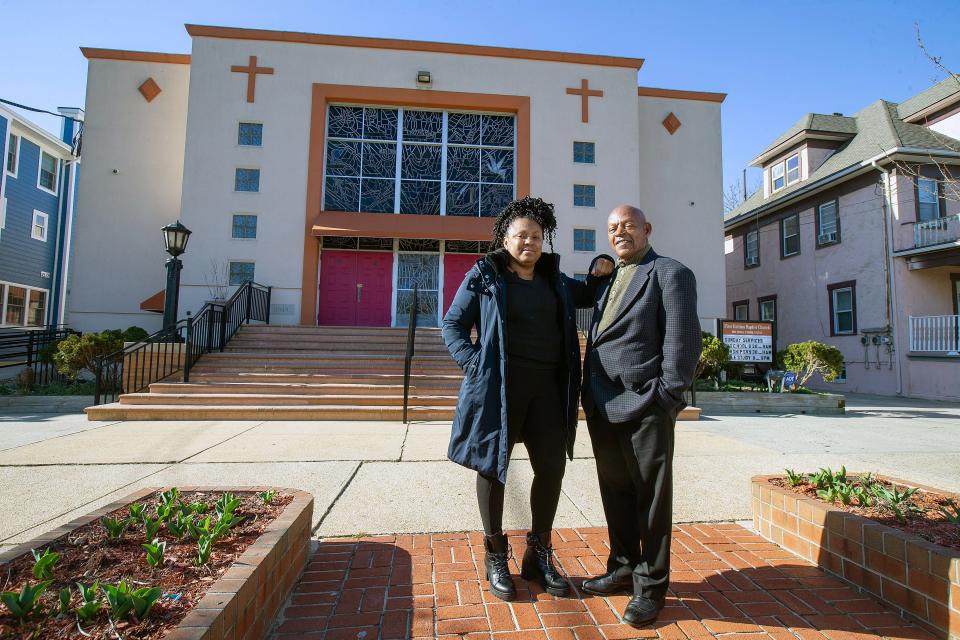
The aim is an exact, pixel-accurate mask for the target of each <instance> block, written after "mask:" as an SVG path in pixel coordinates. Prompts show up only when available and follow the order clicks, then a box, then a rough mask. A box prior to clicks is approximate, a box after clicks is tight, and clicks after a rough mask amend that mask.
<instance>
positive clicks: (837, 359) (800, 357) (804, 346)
mask: <svg viewBox="0 0 960 640" xmlns="http://www.w3.org/2000/svg"><path fill="white" fill-rule="evenodd" d="M777 361H778V362H780V363H781V366H782V367H783V368H784V369H786V370H788V371H793V372H795V373H796V374H797V387H798V388H799V387H803V386H804V385H806V384H807V382H808V381H809V380H810V378H811V377H812V376H813V374H815V373H819V374H820V375H822V376H823V379H824V380H826V381H827V382H830V381H831V380H834V379H836V377H837V376H839V375H840V373H841V372H842V371H843V354H842V353H840V350H839V349H837V348H836V347H831V346H830V345H828V344H823V343H822V342H817V341H815V340H809V341H807V342H795V343H793V344H791V345H787V348H786V349H784V350H783V351H780V352H779V353H777Z"/></svg>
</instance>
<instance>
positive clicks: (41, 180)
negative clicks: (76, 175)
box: [37, 151, 60, 193]
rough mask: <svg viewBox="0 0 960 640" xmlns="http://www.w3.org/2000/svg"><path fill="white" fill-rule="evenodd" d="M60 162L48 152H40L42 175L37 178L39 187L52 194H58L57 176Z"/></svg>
mask: <svg viewBox="0 0 960 640" xmlns="http://www.w3.org/2000/svg"><path fill="white" fill-rule="evenodd" d="M59 169H60V161H59V160H57V159H56V157H54V156H52V155H50V154H49V153H47V152H46V151H40V175H39V176H38V177H37V186H39V187H41V188H43V189H46V190H47V191H50V192H52V193H56V192H57V174H58V172H59Z"/></svg>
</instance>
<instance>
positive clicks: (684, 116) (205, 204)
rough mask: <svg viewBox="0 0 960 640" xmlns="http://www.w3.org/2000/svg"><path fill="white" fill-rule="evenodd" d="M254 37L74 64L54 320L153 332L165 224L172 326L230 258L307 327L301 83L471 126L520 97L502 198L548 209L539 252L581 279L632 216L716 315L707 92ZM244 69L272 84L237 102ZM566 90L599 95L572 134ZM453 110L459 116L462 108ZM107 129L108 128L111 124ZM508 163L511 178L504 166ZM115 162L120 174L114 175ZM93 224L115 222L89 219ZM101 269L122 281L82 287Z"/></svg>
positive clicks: (485, 57)
mask: <svg viewBox="0 0 960 640" xmlns="http://www.w3.org/2000/svg"><path fill="white" fill-rule="evenodd" d="M204 29H207V28H204ZM257 34H260V35H259V36H258V37H256V38H254V37H253V36H250V34H249V33H248V32H245V31H243V30H232V29H222V30H220V29H218V30H217V31H216V35H215V36H210V35H197V34H194V38H193V50H192V52H191V55H190V56H189V64H165V63H161V62H132V61H128V60H101V59H99V58H92V59H91V62H90V69H91V71H90V80H89V87H88V97H87V114H88V116H87V117H88V123H90V128H89V129H88V132H87V133H88V135H87V137H86V138H85V139H86V140H89V142H88V143H87V142H85V144H88V145H89V146H88V147H85V149H84V151H85V155H86V154H87V153H89V154H90V156H91V159H90V160H89V165H88V158H87V157H85V158H84V163H85V164H84V174H83V176H82V178H81V185H80V189H81V191H80V200H79V204H78V206H79V219H78V236H77V242H76V246H77V248H78V250H77V253H76V256H75V259H76V263H75V269H76V272H75V280H74V286H73V294H72V296H71V313H72V314H73V315H72V318H71V320H72V321H73V322H75V323H79V322H80V321H81V320H80V319H81V318H83V320H82V322H83V323H84V324H83V327H82V328H90V329H93V328H108V327H112V326H114V325H116V326H120V325H121V324H122V325H124V326H128V325H129V324H140V325H141V326H144V327H147V328H155V327H156V325H157V324H158V323H159V316H158V315H157V314H153V313H149V312H141V311H140V310H139V305H140V303H141V302H142V301H143V300H144V299H145V298H147V297H148V296H150V295H152V294H154V293H156V292H157V291H158V290H159V289H161V288H162V287H163V283H164V280H163V277H164V271H163V262H164V258H165V255H164V253H163V250H162V245H161V242H160V234H159V232H158V229H159V227H161V226H163V225H164V224H166V223H168V222H171V221H173V220H174V219H176V218H177V217H178V216H179V218H180V220H181V221H182V222H183V224H185V225H186V226H187V227H188V228H190V229H191V230H192V231H193V234H192V236H191V239H190V244H189V247H188V250H187V253H186V255H185V256H184V257H183V259H184V265H185V266H184V270H183V275H182V284H181V306H180V311H181V313H180V315H181V316H182V315H184V313H185V312H186V311H187V310H191V311H193V312H196V311H197V310H199V308H200V307H201V306H202V304H203V303H204V301H205V300H207V299H208V298H210V294H211V292H210V291H209V288H208V286H207V283H208V282H210V281H212V280H213V278H214V276H213V273H212V272H213V270H214V269H213V267H212V265H211V261H213V262H216V263H218V264H220V265H223V264H226V263H228V262H229V261H245V262H253V263H255V279H256V281H257V282H259V283H262V284H265V285H270V286H272V287H273V298H272V302H273V303H274V313H276V314H278V315H277V316H275V321H277V322H283V323H298V322H299V323H304V322H305V320H304V319H305V318H314V317H315V316H314V309H313V308H312V307H311V305H315V304H316V290H315V287H316V284H315V282H316V277H317V276H316V274H317V273H318V272H321V271H322V252H320V251H319V250H315V251H314V253H313V254H312V255H311V254H309V253H305V247H307V248H310V247H311V243H319V238H312V237H310V225H311V219H312V217H316V216H317V215H319V214H320V213H321V212H320V210H319V209H320V208H319V206H316V207H314V202H313V201H311V197H312V196H311V191H310V185H311V181H313V182H315V183H316V182H317V181H320V183H322V180H321V179H320V177H319V176H318V175H317V172H320V173H321V174H322V171H323V164H322V162H320V163H319V164H317V162H316V154H315V153H314V154H313V155H312V154H311V151H312V149H311V144H312V137H311V134H312V133H314V134H315V132H312V127H315V126H316V117H317V113H318V109H319V110H320V111H319V113H320V114H321V118H322V114H323V109H324V108H325V105H322V104H321V105H318V104H316V103H315V94H314V90H315V86H317V85H324V86H336V87H353V88H357V87H359V88H373V89H377V90H382V91H383V95H384V98H383V102H382V103H380V104H375V103H371V102H369V101H368V102H365V103H364V104H366V105H367V106H382V107H404V106H406V105H405V104H404V103H402V102H399V103H398V102H393V101H391V100H392V99H391V96H393V95H396V92H397V91H400V90H403V91H408V92H409V91H416V92H417V94H416V95H425V94H428V93H433V94H445V95H454V94H456V95H458V96H459V95H463V94H466V95H468V96H469V97H467V98H462V99H461V98H458V100H460V106H458V107H457V109H456V110H462V111H476V112H482V113H498V110H497V109H496V107H491V106H490V104H492V103H495V99H494V98H496V97H506V98H509V99H523V100H525V101H527V102H528V104H529V114H528V121H527V129H526V131H524V132H521V131H520V129H519V128H518V140H519V136H520V135H521V133H523V134H524V135H526V136H527V142H526V143H524V142H522V141H518V146H517V162H518V166H517V167H516V170H515V175H516V182H515V188H516V195H517V196H522V195H528V194H529V195H534V196H538V197H541V198H543V199H544V200H547V201H549V202H552V203H553V204H554V205H555V208H556V212H557V216H558V219H559V221H560V226H559V229H558V231H557V235H556V240H555V243H554V249H555V250H556V251H557V252H559V253H560V254H561V255H562V256H563V258H562V262H561V266H562V268H563V269H564V271H566V272H567V273H570V274H573V273H582V272H585V271H586V270H587V267H588V265H589V263H590V260H591V259H592V258H593V257H594V255H596V254H597V253H602V252H609V251H610V249H609V246H608V244H607V240H606V231H605V226H606V217H607V214H608V213H609V212H610V210H611V209H613V208H614V207H615V206H617V205H619V204H623V203H627V204H636V205H638V206H640V207H641V208H642V209H644V210H645V211H646V212H647V213H648V215H649V217H650V220H651V222H652V223H653V225H654V229H655V231H654V236H653V244H654V246H655V247H656V249H657V250H658V251H659V252H660V253H662V254H664V255H669V256H671V257H674V258H676V259H678V260H680V261H682V262H684V263H686V264H687V265H689V266H690V267H691V268H692V269H693V270H694V272H695V273H696V275H697V278H698V282H699V295H700V314H701V316H702V317H703V318H704V322H705V324H706V325H707V326H709V325H710V324H712V322H711V320H710V319H712V318H716V317H721V316H722V315H723V313H724V299H723V292H724V286H725V285H724V269H723V259H724V258H723V249H722V247H723V244H722V237H723V232H722V202H721V200H722V191H723V190H722V184H721V182H722V178H721V176H722V169H721V153H720V143H721V138H720V106H721V102H722V99H723V97H722V95H721V94H691V93H688V92H681V91H663V92H661V93H662V94H663V95H657V96H651V95H638V88H637V68H638V67H639V63H640V62H641V61H637V64H636V65H633V66H632V67H631V66H630V64H628V63H623V62H622V59H617V60H618V62H615V63H610V64H605V63H604V61H603V60H601V59H600V58H599V57H593V58H594V59H590V58H591V57H589V56H579V57H578V56H576V55H566V54H564V55H563V56H561V55H557V56H556V59H537V56H533V57H527V56H524V55H518V54H516V53H515V52H514V51H513V50H504V51H505V52H506V51H509V52H510V53H509V55H507V54H504V56H502V57H501V56H499V55H497V54H496V51H495V50H494V51H493V52H491V50H490V48H482V49H483V51H479V49H480V48H470V47H463V48H462V49H454V50H442V48H441V50H435V49H436V47H430V46H424V47H422V49H424V50H417V43H413V44H409V43H405V44H402V45H400V46H399V47H391V46H389V45H388V44H384V43H383V42H382V41H380V42H377V43H374V44H372V45H371V46H369V47H368V46H360V45H358V43H357V42H350V41H348V40H347V39H342V40H336V39H333V40H331V39H329V38H328V37H323V38H327V39H325V40H322V41H311V42H302V41H299V42H290V41H285V40H284V39H283V38H282V37H281V36H282V34H279V35H277V34H273V32H257ZM233 36H236V37H233ZM274 36H276V37H274ZM317 38H321V37H319V36H318V37H317ZM368 42H372V41H368ZM391 42H393V41H391ZM420 44H424V43H420ZM426 44H427V45H429V43H426ZM251 56H256V57H257V65H258V66H260V67H265V68H270V69H272V70H273V71H272V73H271V74H269V75H268V74H261V75H258V76H257V79H256V85H255V88H256V93H255V100H254V101H253V102H248V100H247V91H248V79H247V75H246V74H243V73H237V72H232V71H231V67H232V66H234V65H242V66H246V65H247V63H248V60H249V59H250V57H251ZM545 57H547V58H550V56H549V55H548V56H545ZM611 60H612V59H611ZM424 70H425V71H429V72H430V74H431V78H432V82H431V83H430V85H429V86H428V87H421V86H418V84H417V82H416V76H417V73H418V71H424ZM641 73H642V72H641ZM148 76H152V77H154V79H155V80H156V81H157V83H158V84H159V85H160V86H161V87H162V89H163V93H161V94H160V95H159V96H158V97H157V98H156V99H155V100H154V101H153V102H149V103H148V102H147V101H146V100H144V98H143V97H142V96H141V95H140V94H139V93H138V92H137V90H136V88H137V86H139V84H140V83H141V82H142V81H143V80H144V79H146V77H148ZM641 77H642V76H641ZM584 80H585V81H586V82H587V83H588V85H589V88H590V89H591V90H600V91H602V92H603V96H602V97H590V98H589V102H588V109H589V119H588V122H583V121H582V120H583V117H582V112H581V98H580V97H579V96H578V95H569V94H568V93H567V89H568V88H578V87H580V85H581V82H582V81H584ZM167 85H168V86H169V88H168V86H167ZM640 93H641V94H642V93H643V92H642V91H641V92H640ZM491 96H492V97H493V98H490V97H491ZM464 100H465V102H464ZM470 100H475V101H476V105H477V106H476V107H475V108H471V107H469V106H463V105H469V104H470ZM346 104H350V102H349V101H347V102H346ZM426 108H437V109H445V107H444V106H443V105H439V106H434V107H426ZM671 112H672V113H674V114H675V116H676V117H677V118H678V119H679V121H680V123H681V126H680V128H679V129H678V130H677V131H676V132H675V133H674V134H672V135H671V134H670V133H669V132H668V131H667V130H666V129H665V127H664V125H663V124H662V122H663V120H664V118H665V117H666V116H667V115H668V114H669V113H671ZM519 121H520V119H519V116H518V127H520V124H519ZM111 122H113V123H119V126H118V127H117V128H116V129H112V128H111V127H110V126H109V125H110V123H111ZM240 122H253V123H260V124H262V125H263V138H262V145H261V146H256V147H254V146H241V145H239V144H238V141H237V130H238V126H239V123H240ZM575 141H582V142H592V143H594V145H595V151H596V159H595V162H594V163H593V164H583V163H575V162H574V160H573V152H572V147H573V142H575ZM524 144H525V145H526V148H525V149H523V150H521V147H522V146H524ZM314 151H315V150H314ZM524 154H525V155H526V158H527V160H526V163H527V165H526V167H522V166H520V163H521V162H522V161H521V157H522V156H523V155H524ZM127 159H129V161H128V162H127V161H126V160H127ZM158 165H159V166H162V170H161V169H160V168H159V167H158ZM117 166H118V167H119V168H120V170H121V173H120V174H119V175H114V174H112V173H111V171H112V169H113V168H114V167H117ZM237 168H251V169H259V170H260V188H259V192H257V193H249V192H235V191H234V175H235V171H236V169H237ZM524 169H525V170H526V172H527V175H528V180H527V181H526V183H524V180H523V179H522V174H523V173H524ZM181 177H182V185H181ZM575 184H585V185H593V186H594V187H595V189H596V201H595V206H592V207H575V206H573V187H574V185H575ZM314 209H316V210H314ZM235 214H253V215H256V216H258V222H257V234H256V239H242V240H241V239H233V238H231V220H232V216H233V215H235ZM356 215H357V216H364V215H365V214H364V213H357V214H356ZM429 217H431V216H418V218H429ZM111 220H112V221H115V222H116V225H115V226H111V225H110V224H107V223H106V222H107V221H111ZM485 220H487V221H489V219H485ZM416 222H420V221H416ZM478 222H479V221H478ZM422 226H423V228H424V229H426V231H425V233H424V234H423V237H427V238H430V237H433V238H441V239H443V238H452V237H453V236H449V235H447V236H444V235H442V234H439V232H438V235H430V231H429V221H428V222H426V223H424V225H422ZM81 228H82V229H83V231H82V232H81ZM438 228H439V227H438ZM575 228H576V229H593V230H595V235H596V250H595V251H582V252H581V251H574V246H573V245H574V240H573V238H574V229H575ZM81 233H83V234H84V235H83V236H81V235H80V234H81ZM357 235H364V234H357ZM313 246H314V247H318V246H319V245H318V244H317V245H313ZM317 253H320V256H321V257H320V260H319V261H318V260H317V257H316V254H317ZM308 262H309V263H310V264H306V263H308ZM441 268H442V267H441ZM105 269H107V270H112V271H113V272H114V273H120V272H123V273H125V274H128V277H124V278H122V279H117V278H107V279H104V278H101V277H99V276H98V275H97V274H98V273H102V272H103V271H104V270H105ZM311 273H312V274H313V276H314V278H315V279H314V280H313V281H309V278H308V275H309V274H311ZM441 277H442V273H441ZM457 277H458V278H459V277H460V276H457ZM118 280H119V282H117V281H118ZM115 287H119V290H118V291H113V289H114V288H115ZM441 289H442V285H441ZM441 295H442V292H441ZM441 308H442V307H441ZM144 314H146V316H145V315H144ZM128 317H129V318H130V321H129V322H128V321H127V320H126V318H128ZM134 319H136V322H134V321H133V320H134ZM151 320H152V321H153V323H152V325H151V326H150V327H148V324H151V322H150V321H151ZM306 323H309V321H307V322H306Z"/></svg>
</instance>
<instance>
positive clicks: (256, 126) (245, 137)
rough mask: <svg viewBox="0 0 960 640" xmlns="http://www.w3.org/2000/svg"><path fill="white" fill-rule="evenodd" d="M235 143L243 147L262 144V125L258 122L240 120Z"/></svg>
mask: <svg viewBox="0 0 960 640" xmlns="http://www.w3.org/2000/svg"><path fill="white" fill-rule="evenodd" d="M237 144H239V145H241V146H244V147H261V146H263V125H262V124H260V123H259V122H241V123H240V126H239V128H238V130H237Z"/></svg>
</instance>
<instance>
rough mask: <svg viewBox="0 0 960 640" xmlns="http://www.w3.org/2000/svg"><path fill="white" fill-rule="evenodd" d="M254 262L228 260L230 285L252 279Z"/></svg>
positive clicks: (237, 284)
mask: <svg viewBox="0 0 960 640" xmlns="http://www.w3.org/2000/svg"><path fill="white" fill-rule="evenodd" d="M253 273H254V263H252V262H232V261H231V262H230V280H229V284H230V286H239V285H241V284H243V283H244V282H246V281H247V280H253Z"/></svg>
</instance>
